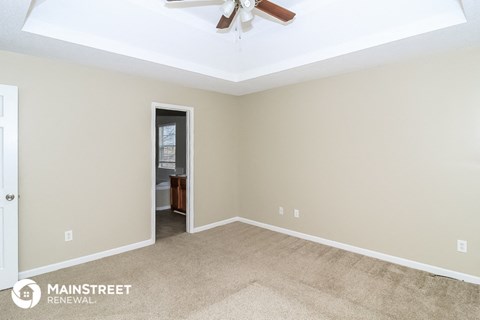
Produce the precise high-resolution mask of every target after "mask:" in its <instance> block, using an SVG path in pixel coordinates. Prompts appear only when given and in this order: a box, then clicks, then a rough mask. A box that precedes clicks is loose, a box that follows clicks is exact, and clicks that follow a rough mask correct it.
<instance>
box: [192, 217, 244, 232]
mask: <svg viewBox="0 0 480 320" xmlns="http://www.w3.org/2000/svg"><path fill="white" fill-rule="evenodd" d="M240 219H241V218H240V217H233V218H230V219H225V220H221V221H217V222H214V223H210V224H207V225H204V226H201V227H196V228H195V229H193V233H197V232H202V231H205V230H208V229H212V228H216V227H220V226H223V225H226V224H229V223H232V222H236V221H240Z"/></svg>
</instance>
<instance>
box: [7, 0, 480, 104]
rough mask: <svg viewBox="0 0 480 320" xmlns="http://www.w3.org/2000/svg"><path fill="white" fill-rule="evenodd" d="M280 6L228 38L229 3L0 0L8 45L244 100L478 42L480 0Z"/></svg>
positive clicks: (292, 2) (353, 0) (334, 0)
mask: <svg viewBox="0 0 480 320" xmlns="http://www.w3.org/2000/svg"><path fill="white" fill-rule="evenodd" d="M272 1H273V2H275V3H277V4H279V5H282V6H284V7H286V8H288V9H290V10H292V11H294V12H296V13H297V16H296V18H295V19H294V20H293V21H292V22H291V23H289V24H283V23H281V22H279V21H277V20H275V19H273V18H271V17H269V16H267V15H265V14H263V13H262V12H260V11H257V10H255V12H256V17H255V19H254V20H253V21H252V23H251V25H241V26H239V22H234V24H233V27H232V28H231V30H229V31H227V32H222V31H217V30H216V29H215V25H216V24H217V22H218V19H219V18H220V9H219V8H220V6H221V4H222V3H223V1H222V0H210V1H208V0H205V1H200V2H191V3H173V4H172V3H170V4H168V5H167V4H166V3H165V1H164V0H37V1H34V2H33V3H30V2H31V1H28V0H0V9H1V10H0V21H2V24H1V27H0V28H1V29H0V49H3V50H9V51H15V52H21V53H27V54H33V55H40V56H46V57H52V58H59V59H62V60H66V61H71V62H76V63H81V64H85V65H94V66H100V67H103V68H107V69H113V70H119V71H122V72H127V73H132V74H140V75H145V76H149V77H154V78H158V79H161V80H164V81H169V82H174V83H178V84H182V85H185V86H190V87H196V88H200V89H207V90H213V91H218V92H223V93H228V94H234V95H242V94H246V93H251V92H256V91H262V90H265V89H269V88H273V87H278V86H282V85H287V84H292V83H297V82H300V81H305V80H310V79H315V78H321V77H326V76H331V75H335V74H339V73H345V72H349V71H352V70H357V69H361V68H366V67H370V66H374V65H379V64H383V63H388V62H392V61H398V60H400V59H405V58H409V57H413V56H418V55H424V54H430V53H435V52H441V51H445V50H449V49H455V48H459V47H465V46H477V45H480V1H478V0H465V1H463V3H461V2H459V1H458V0H362V1H359V0H272ZM462 5H463V6H462ZM236 29H237V30H236ZM240 37H241V39H239V38H240Z"/></svg>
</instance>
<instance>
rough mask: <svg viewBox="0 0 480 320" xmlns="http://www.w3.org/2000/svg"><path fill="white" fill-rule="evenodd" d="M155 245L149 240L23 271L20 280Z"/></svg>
mask: <svg viewBox="0 0 480 320" xmlns="http://www.w3.org/2000/svg"><path fill="white" fill-rule="evenodd" d="M154 243H155V240H154V239H149V240H145V241H141V242H137V243H133V244H129V245H126V246H123V247H119V248H115V249H110V250H107V251H102V252H98V253H94V254H91V255H88V256H84V257H80V258H75V259H71V260H67V261H63V262H58V263H54V264H50V265H47V266H43V267H39V268H35V269H31V270H27V271H22V272H20V273H19V274H18V277H19V279H25V278H30V277H34V276H38V275H40V274H44V273H48V272H52V271H56V270H60V269H64V268H68V267H72V266H76V265H79V264H82V263H86V262H90V261H94V260H98V259H102V258H106V257H110V256H113V255H116V254H119V253H124V252H127V251H131V250H135V249H140V248H143V247H147V246H150V245H152V244H154Z"/></svg>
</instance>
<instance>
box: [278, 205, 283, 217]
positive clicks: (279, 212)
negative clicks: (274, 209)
mask: <svg viewBox="0 0 480 320" xmlns="http://www.w3.org/2000/svg"><path fill="white" fill-rule="evenodd" d="M278 214H279V215H281V216H283V207H279V208H278Z"/></svg>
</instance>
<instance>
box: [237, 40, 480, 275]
mask: <svg viewBox="0 0 480 320" xmlns="http://www.w3.org/2000/svg"><path fill="white" fill-rule="evenodd" d="M479 61H480V49H479V48H477V49H469V50H463V51H459V52H456V53H453V54H447V55H441V56H434V57H427V58H422V59H417V60H414V61H409V62H405V63H400V64H396V65H389V66H383V67H378V68H374V69H369V70H365V71H360V72H356V73H352V74H348V75H342V76H337V77H334V78H330V79H325V80H319V81H313V82H309V83H304V84H300V85H295V86H289V87H285V88H280V89H274V90H270V91H267V92H263V93H258V94H252V95H249V96H246V97H243V98H242V100H241V103H242V112H241V119H240V123H241V126H242V127H241V157H242V158H241V162H240V163H241V166H240V172H241V179H240V181H241V185H240V199H241V214H242V216H244V217H247V218H251V219H255V220H258V221H261V222H266V223H270V224H273V225H277V226H281V227H286V228H289V229H292V230H296V231H300V232H304V233H308V234H311V235H316V236H320V237H323V238H327V239H331V240H336V241H340V242H343V243H347V244H351V245H354V246H359V247H362V248H367V249H372V250H376V251H379V252H383V253H387V254H391V255H394V256H398V257H403V258H407V259H412V260H415V261H419V262H424V263H427V264H432V265H435V266H440V267H445V268H448V269H453V270H456V271H460V272H465V273H469V274H472V275H476V276H480V231H479V230H480V63H479ZM279 206H284V207H285V210H286V213H285V215H284V216H279V215H278V207H279ZM294 208H298V209H300V210H301V217H300V218H299V219H295V218H293V214H292V211H293V209H294ZM457 239H465V240H468V243H469V252H468V254H461V253H457V252H456V240H457Z"/></svg>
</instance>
